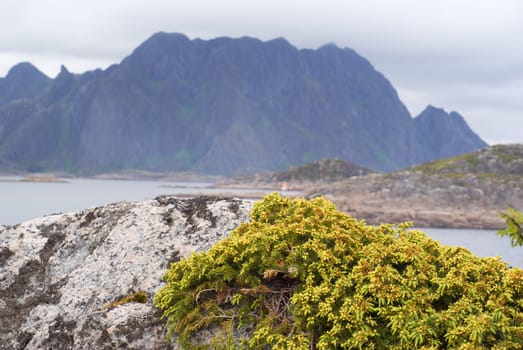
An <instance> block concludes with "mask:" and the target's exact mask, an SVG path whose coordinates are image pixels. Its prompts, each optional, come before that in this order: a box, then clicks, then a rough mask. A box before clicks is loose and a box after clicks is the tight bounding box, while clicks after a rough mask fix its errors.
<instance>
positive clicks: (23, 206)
mask: <svg viewBox="0 0 523 350" xmlns="http://www.w3.org/2000/svg"><path fill="white" fill-rule="evenodd" d="M6 179H14V178H5V177H0V225H13V224H17V223H19V222H22V221H26V220H29V219H32V218H35V217H39V216H42V215H46V214H52V213H61V212H70V211H77V210H82V209H85V208H89V207H94V206H100V205H104V204H108V203H112V202H117V201H122V200H130V201H143V200H149V199H152V198H154V197H156V196H158V195H162V194H179V193H192V194H197V193H202V192H205V193H212V192H215V193H219V192H225V191H228V192H231V190H224V189H213V188H207V187H208V186H209V185H210V184H209V183H194V182H177V183H172V182H155V181H115V180H93V179H69V180H68V182H67V183H30V182H2V181H1V180H6ZM167 186H169V187H167ZM241 192H259V190H252V191H249V190H241ZM420 229H421V230H422V231H424V232H425V233H427V234H428V235H429V236H430V237H432V238H434V239H436V240H438V241H440V242H441V243H443V244H447V245H458V246H462V247H465V248H467V249H469V250H470V251H471V252H473V253H475V254H477V255H479V256H501V257H502V259H503V260H505V261H507V262H508V263H509V264H510V265H512V266H518V267H523V247H518V248H513V247H511V246H510V241H509V240H508V239H506V238H500V237H498V236H497V235H496V234H495V231H489V230H456V229H428V228H420Z"/></svg>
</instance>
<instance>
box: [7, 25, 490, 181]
mask: <svg viewBox="0 0 523 350" xmlns="http://www.w3.org/2000/svg"><path fill="white" fill-rule="evenodd" d="M1 81H4V82H5V79H3V80H0V82H1ZM0 96H2V90H0ZM20 101H21V100H20V99H15V100H9V101H7V102H5V103H0V168H1V169H0V170H3V171H9V170H25V171H56V170H58V171H67V172H71V173H76V174H92V173H102V172H110V171H115V170H123V169H140V170H149V171H196V172H200V173H207V174H222V175H237V174H242V173H250V172H251V173H252V172H258V171H267V170H278V169H283V168H286V167H288V166H290V165H301V164H304V163H307V162H310V161H313V160H318V159H322V158H340V159H343V160H347V161H350V162H353V163H356V164H358V165H361V166H364V167H368V168H372V169H375V170H381V171H391V170H397V169H399V168H404V167H407V166H410V165H414V164H418V163H423V162H426V161H429V160H433V159H436V158H437V157H442V156H453V155H458V154H461V153H465V152H469V151H472V150H474V149H478V148H481V147H484V146H486V144H485V143H484V142H483V141H482V140H481V139H480V138H479V137H478V136H477V135H476V134H475V133H474V132H473V131H472V130H470V128H468V126H467V125H466V123H465V125H464V126H463V125H462V124H461V125H460V124H459V123H454V124H452V128H448V127H447V128H445V127H441V128H440V129H441V130H442V131H441V132H440V133H439V134H438V135H436V136H434V138H433V139H434V140H436V141H437V142H435V143H433V144H429V143H428V142H427V140H428V139H429V138H428V137H427V130H424V129H423V127H419V126H418V124H419V125H421V126H423V125H424V123H420V122H416V119H417V118H414V119H413V118H412V117H411V116H410V114H409V112H408V111H407V109H406V108H405V106H404V105H403V103H402V102H401V101H400V100H399V97H398V94H397V92H396V90H395V89H394V87H393V86H392V84H391V83H390V82H389V81H388V80H387V79H386V78H385V77H384V76H383V74H381V73H380V72H379V71H377V70H376V69H375V68H374V67H373V66H372V64H371V63H370V62H369V61H368V60H366V59H365V58H363V57H361V56H360V55H358V54H357V53H356V51H354V50H353V49H349V48H343V49H340V48H338V47H337V46H335V45H333V44H327V45H324V46H322V47H320V48H319V49H316V50H313V49H297V48H296V47H294V46H292V45H291V44H290V43H289V42H288V41H286V40H285V39H283V38H277V39H273V40H270V41H261V40H259V39H255V38H249V37H243V38H240V39H232V38H227V37H220V38H215V39H211V40H202V39H189V38H188V37H187V36H185V35H183V34H171V33H162V32H160V33H156V34H154V35H152V36H151V37H150V38H149V39H147V40H146V41H145V42H144V43H142V44H141V45H139V46H138V47H137V48H136V49H135V50H133V52H132V53H131V54H130V55H129V56H127V57H126V58H124V59H123V60H122V61H121V62H120V63H119V64H114V65H112V66H110V67H109V68H107V69H106V70H95V71H89V72H86V73H83V74H71V73H70V72H68V70H67V69H66V68H65V67H64V66H62V69H61V72H60V73H59V74H58V76H57V77H56V78H55V79H49V81H48V82H47V85H46V86H45V88H44V89H43V90H41V91H39V93H38V94H36V95H35V96H30V98H28V99H27V101H25V102H24V103H26V104H27V105H30V106H31V108H29V109H28V107H27V105H26V106H25V107H24V106H21V105H20V104H21V103H20ZM442 113H443V114H445V113H446V112H442ZM436 114H438V113H436ZM451 114H452V113H451ZM440 115H441V113H440ZM451 117H452V118H454V119H455V116H451ZM423 119H426V118H423ZM428 119H430V120H436V121H434V122H433V123H434V124H436V125H440V124H441V121H438V120H439V119H441V118H440V117H439V116H438V115H435V116H430V117H428ZM443 119H444V118H443ZM467 128H468V129H467ZM454 129H455V130H454ZM449 141H452V142H449ZM449 145H451V146H449Z"/></svg>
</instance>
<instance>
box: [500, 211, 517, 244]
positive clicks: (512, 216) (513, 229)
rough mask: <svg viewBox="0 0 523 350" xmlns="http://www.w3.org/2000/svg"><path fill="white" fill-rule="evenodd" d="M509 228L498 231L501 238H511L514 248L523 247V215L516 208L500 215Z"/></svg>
mask: <svg viewBox="0 0 523 350" xmlns="http://www.w3.org/2000/svg"><path fill="white" fill-rule="evenodd" d="M500 215H501V217H502V218H503V219H504V220H505V224H506V225H507V227H506V228H505V229H504V230H500V231H498V232H497V233H498V235H499V236H501V237H509V238H510V243H511V244H512V246H513V247H519V246H523V213H521V212H520V211H517V210H516V209H514V208H508V209H507V211H506V212H504V213H501V214H500Z"/></svg>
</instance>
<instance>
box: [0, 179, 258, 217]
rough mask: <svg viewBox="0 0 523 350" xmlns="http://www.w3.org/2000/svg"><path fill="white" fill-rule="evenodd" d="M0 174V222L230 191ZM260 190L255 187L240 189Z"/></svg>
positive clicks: (198, 186) (189, 185)
mask: <svg viewBox="0 0 523 350" xmlns="http://www.w3.org/2000/svg"><path fill="white" fill-rule="evenodd" d="M16 179H18V178H7V177H0V225H13V224H17V223H20V222H23V221H26V220H29V219H32V218H36V217H39V216H43V215H47V214H53V213H65V212H70V211H78V210H82V209H85V208H89V207H95V206H101V205H104V204H109V203H113V202H118V201H122V200H128V201H143V200H149V199H153V198H154V197H156V196H159V195H163V194H180V193H184V194H187V193H191V194H197V193H203V192H205V193H220V192H234V191H231V190H229V189H227V190H225V189H219V188H207V187H208V186H209V185H211V184H210V183H202V182H199V183H195V182H176V183H173V182H156V181H117V180H94V179H67V182H66V183H31V182H5V181H2V180H16ZM241 192H242V193H246V192H260V191H259V190H252V191H251V190H241Z"/></svg>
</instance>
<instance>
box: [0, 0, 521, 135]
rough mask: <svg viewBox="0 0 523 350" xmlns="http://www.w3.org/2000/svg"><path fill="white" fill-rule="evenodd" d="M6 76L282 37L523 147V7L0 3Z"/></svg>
mask: <svg viewBox="0 0 523 350" xmlns="http://www.w3.org/2000/svg"><path fill="white" fill-rule="evenodd" d="M0 28H1V30H0V77H4V76H5V75H6V74H7V72H8V70H9V68H11V67H12V66H13V65H15V64H16V63H18V62H21V61H30V62H31V63H33V64H34V65H35V66H37V67H38V68H39V69H40V70H42V71H43V72H44V73H46V74H47V75H49V76H50V77H54V76H56V74H57V73H58V71H59V70H60V65H61V64H64V65H65V66H66V67H67V68H68V69H69V70H70V71H72V72H75V73H82V72H84V71H86V70H91V69H95V68H106V67H107V66H109V65H110V64H112V63H118V62H120V61H121V60H122V59H123V58H124V57H125V56H127V55H129V54H130V53H131V51H132V50H133V49H134V48H135V47H136V46H138V45H139V44H140V43H141V42H143V41H144V40H146V39H147V38H148V37H149V36H151V35H152V34H153V33H155V32H158V31H165V32H179V33H184V34H186V35H187V36H189V37H190V38H202V39H210V38H214V37H217V36H231V37H241V36H251V37H257V38H260V39H262V40H270V39H273V38H276V37H284V38H286V39H287V40H289V41H290V42H291V44H293V45H295V46H297V47H300V48H317V47H319V46H321V45H323V44H326V43H335V44H336V45H338V46H340V47H350V48H353V49H354V50H356V51H357V52H358V53H359V54H361V55H362V56H364V57H365V58H367V59H368V60H369V61H370V62H371V63H372V64H373V65H374V67H375V68H376V69H377V70H379V71H380V72H382V73H383V74H384V75H385V76H386V77H387V78H388V79H389V80H390V81H391V83H392V85H393V86H394V87H395V88H396V89H397V91H398V93H399V95H400V98H401V99H402V101H403V103H404V104H405V105H406V107H407V108H408V109H409V111H410V112H411V114H412V115H413V116H416V115H417V114H418V113H420V112H421V111H422V110H423V109H424V108H425V107H426V106H427V105H428V104H432V105H434V106H436V107H442V108H444V109H445V110H446V111H449V112H450V111H457V112H458V113H460V114H462V115H463V116H464V117H465V119H466V120H467V122H468V123H469V125H470V126H471V127H472V129H473V130H475V131H476V132H477V133H478V134H479V135H480V136H481V137H482V138H483V139H484V140H485V141H487V142H488V143H490V144H495V143H507V142H519V143H523V112H522V111H523V1H521V0H380V1H378V0H321V1H316V0H314V1H313V0H278V1H276V0H261V1H258V0H250V1H249V0H185V1H178V0H164V1H161V0H125V1H124V0H88V1H85V0H16V1H15V0H13V1H9V0H0Z"/></svg>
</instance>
